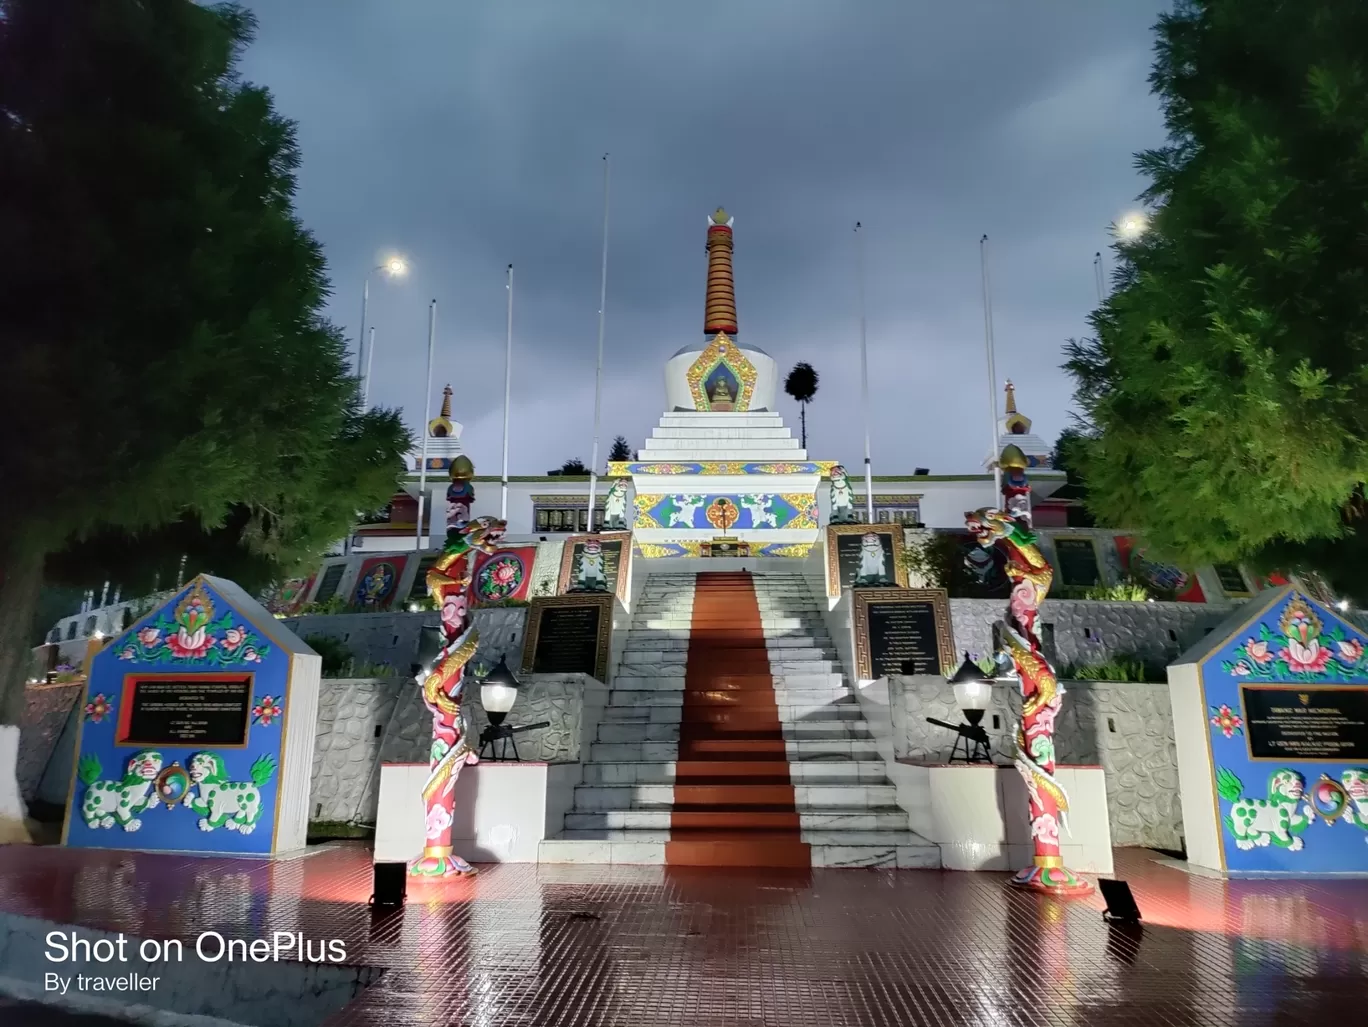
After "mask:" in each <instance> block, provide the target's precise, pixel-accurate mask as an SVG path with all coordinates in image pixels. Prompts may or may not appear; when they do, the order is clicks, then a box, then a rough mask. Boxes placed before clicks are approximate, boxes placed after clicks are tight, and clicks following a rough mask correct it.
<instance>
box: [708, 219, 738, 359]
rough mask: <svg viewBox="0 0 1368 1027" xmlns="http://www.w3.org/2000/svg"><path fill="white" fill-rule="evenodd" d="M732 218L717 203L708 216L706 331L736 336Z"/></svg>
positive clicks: (710, 336) (712, 333) (713, 333)
mask: <svg viewBox="0 0 1368 1027" xmlns="http://www.w3.org/2000/svg"><path fill="white" fill-rule="evenodd" d="M731 226H732V219H731V216H730V215H729V214H728V213H727V212H726V211H725V210H723V209H722V208H721V207H718V208H717V210H715V211H714V212H713V214H712V216H711V217H709V218H708V247H707V248H708V288H707V295H706V299H705V303H704V311H703V334H704V335H706V336H708V337H709V338H712V337H713V336H715V335H717V334H718V333H719V332H721V333H725V334H727V335H729V336H732V337H733V338H734V337H735V336H736V286H735V284H734V283H733V281H732V230H731Z"/></svg>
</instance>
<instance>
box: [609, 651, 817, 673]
mask: <svg viewBox="0 0 1368 1027" xmlns="http://www.w3.org/2000/svg"><path fill="white" fill-rule="evenodd" d="M687 658H688V650H687V649H668V650H654V651H651V650H634V649H629V650H625V651H624V652H623V654H622V661H621V662H620V663H619V664H618V666H619V667H620V668H621V669H622V670H623V671H624V672H630V673H632V674H640V675H641V676H642V677H651V676H659V675H661V674H664V675H666V676H673V675H677V674H683V673H684V670H683V668H684V664H685V661H686V660H687ZM769 671H770V674H771V675H775V676H777V675H783V674H834V673H836V667H835V666H834V661H833V660H831V659H830V658H828V657H824V656H822V654H821V651H820V650H817V649H796V648H795V649H788V650H784V651H782V652H775V653H773V654H770V658H769Z"/></svg>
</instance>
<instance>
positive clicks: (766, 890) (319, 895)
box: [0, 846, 1368, 1027]
mask: <svg viewBox="0 0 1368 1027" xmlns="http://www.w3.org/2000/svg"><path fill="white" fill-rule="evenodd" d="M1158 859H1159V857H1158V856H1156V855H1155V854H1153V853H1148V852H1143V851H1140V850H1122V851H1120V852H1119V853H1118V860H1117V874H1116V876H1118V877H1121V878H1124V879H1126V880H1127V881H1128V882H1129V883H1130V885H1131V887H1132V889H1133V892H1134V894H1135V897H1136V901H1137V903H1138V905H1139V907H1140V910H1141V913H1142V915H1143V917H1144V920H1145V923H1144V926H1143V927H1142V928H1141V929H1139V930H1135V929H1126V928H1119V927H1114V926H1109V925H1107V924H1105V923H1104V922H1103V920H1102V916H1101V909H1102V903H1101V900H1100V899H1092V900H1088V901H1086V902H1082V903H1071V904H1061V903H1057V902H1054V901H1052V900H1050V899H1046V898H1042V897H1038V896H1035V895H1029V894H1019V893H1016V892H1012V891H1010V890H1008V888H1007V887H1006V878H1005V876H1004V875H1000V874H966V873H951V872H936V871H906V870H905V871H889V870H811V871H807V870H801V871H791V870H765V871H754V870H738V869H731V868H716V869H714V868H669V867H632V866H584V865H562V866H556V865H542V866H534V865H518V864H506V865H501V866H492V867H486V868H484V870H483V872H482V873H481V874H480V875H479V876H477V877H475V878H473V879H469V880H458V881H452V882H445V883H439V884H431V883H424V884H412V885H411V886H410V890H409V902H408V905H407V906H406V907H405V908H404V909H403V910H401V911H398V912H396V913H391V914H387V915H386V914H376V913H373V912H372V911H371V910H370V909H368V908H367V906H366V904H365V903H366V899H367V898H368V897H369V895H370V892H371V877H370V864H369V856H368V852H367V850H366V849H364V848H362V847H359V846H339V847H335V848H332V849H329V850H326V851H323V852H320V853H317V854H314V855H310V856H308V857H305V858H302V859H296V860H290V861H276V862H269V863H268V862H258V861H241V860H230V859H208V858H189V857H174V856H149V855H130V854H126V853H99V852H90V851H82V852H77V851H71V850H63V849H53V848H48V847H42V848H14V847H11V848H6V849H0V908H2V909H4V910H5V911H7V912H9V913H14V914H21V915H24V916H29V917H40V918H45V919H48V920H54V921H58V922H62V923H72V924H79V925H81V926H83V927H87V928H92V929H105V930H112V931H123V932H125V933H127V934H128V935H129V936H130V937H134V938H159V939H165V938H173V937H174V938H182V939H189V940H193V939H194V938H195V937H196V936H197V935H198V934H199V933H200V932H205V931H211V930H213V931H217V932H219V933H221V934H222V935H224V936H225V937H226V938H241V939H246V940H252V939H257V938H266V939H270V938H271V936H272V932H273V931H287V932H303V933H304V935H305V936H306V939H307V940H309V941H311V942H313V943H315V944H316V943H317V942H320V941H338V942H341V943H342V945H343V946H344V947H345V950H346V957H347V959H346V961H347V962H348V963H351V964H364V965H369V966H375V967H382V968H385V971H386V972H385V973H384V974H383V975H381V976H380V977H379V979H378V980H376V981H375V983H373V984H371V985H370V986H369V987H367V988H365V989H364V990H363V991H361V993H360V994H359V996H358V997H356V998H355V999H354V1000H352V1001H350V1002H349V1003H348V1004H347V1005H345V1006H344V1007H342V1008H341V1009H340V1010H339V1011H336V1012H331V1013H329V1014H328V1015H327V1017H326V1019H325V1021H324V1022H325V1023H326V1024H327V1025H329V1027H343V1025H346V1027H361V1025H382V1024H383V1025H400V1024H403V1025H411V1024H424V1023H430V1024H437V1025H441V1024H453V1025H455V1024H461V1025H481V1027H486V1025H487V1027H507V1025H523V1024H527V1025H532V1024H535V1025H558V1027H560V1025H564V1027H571V1025H576V1027H578V1025H585V1027H588V1025H614V1027H616V1025H624V1027H625V1025H632V1027H654V1025H661V1027H666V1025H670V1027H672V1025H681V1027H683V1025H687V1027H760V1025H766V1027H769V1025H774V1027H781V1025H782V1027H789V1025H803V1027H835V1025H842V1027H846V1025H849V1027H874V1025H882V1024H896V1025H899V1027H910V1025H920V1024H925V1025H950V1024H985V1025H993V1027H1014V1025H1051V1027H1054V1025H1068V1024H1099V1025H1101V1024H1107V1025H1113V1027H1116V1025H1130V1024H1134V1025H1140V1024H1144V1025H1188V1024H1191V1025H1202V1027H1219V1025H1226V1024H1229V1025H1236V1024H1238V1025H1240V1027H1256V1025H1261V1024H1287V1025H1291V1024H1305V1023H1315V1022H1317V1021H1318V1020H1326V1019H1327V1018H1330V1017H1336V1016H1338V1017H1340V1018H1341V1022H1342V1023H1344V1024H1345V1025H1347V1024H1350V1023H1358V1022H1362V1019H1363V1015H1364V1012H1363V1011H1364V1009H1365V1008H1368V1002H1366V1001H1365V1000H1368V881H1364V880H1333V881H1303V882H1287V881H1230V882H1227V881H1221V880H1214V879H1210V878H1205V877H1197V876H1192V875H1189V874H1186V873H1183V872H1182V871H1180V870H1176V869H1172V868H1170V867H1167V866H1163V865H1160V864H1159V863H1158V862H1157V860H1158ZM193 958H194V957H193V954H191V955H189V956H188V959H190V960H193ZM210 970H212V968H208V969H207V970H206V976H205V985H204V986H205V987H212V986H213V984H212V980H213V979H212V977H211V976H210V974H209V971H210ZM6 975H7V972H6V970H5V968H4V966H3V965H0V976H6ZM289 1001H291V1000H290V999H288V998H287V997H286V996H284V995H282V996H281V999H280V1002H281V1003H282V1004H286V1003H288V1002H289ZM201 1011H206V1007H203V1006H202V1007H201ZM301 1013H303V1010H302V1009H301ZM3 1014H4V1010H3V1009H0V1019H4V1018H5V1017H4V1015H3ZM35 1022H38V1021H35ZM54 1022H55V1021H54Z"/></svg>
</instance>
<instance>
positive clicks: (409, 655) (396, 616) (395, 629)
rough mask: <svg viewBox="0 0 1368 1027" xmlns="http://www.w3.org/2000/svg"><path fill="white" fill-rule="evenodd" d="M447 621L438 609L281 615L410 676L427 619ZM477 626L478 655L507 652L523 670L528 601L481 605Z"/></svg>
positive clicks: (491, 658)
mask: <svg viewBox="0 0 1368 1027" xmlns="http://www.w3.org/2000/svg"><path fill="white" fill-rule="evenodd" d="M440 622H441V617H440V615H439V614H438V613H437V612H436V611H435V610H429V611H424V612H422V613H399V612H394V613H333V614H310V615H308V616H305V617H291V618H289V619H288V620H284V621H281V623H282V624H284V625H285V627H287V628H289V629H290V630H291V631H293V632H294V633H295V634H296V635H298V636H299V637H300V638H304V639H307V638H309V637H310V636H312V635H322V636H324V637H326V638H335V639H338V640H339V641H341V642H343V643H344V644H346V646H347V648H349V649H350V650H351V652H352V655H353V656H354V657H355V658H356V664H357V666H358V667H360V666H369V668H371V669H375V668H380V667H385V668H389V670H390V671H392V672H393V673H394V674H395V675H397V676H399V677H403V678H407V677H408V676H409V672H410V669H411V667H412V665H413V657H414V654H415V653H417V652H418V635H419V632H420V631H421V630H422V628H423V627H424V626H425V625H433V626H436V625H437V624H439V623H440ZM474 623H475V629H476V630H477V631H478V632H479V633H480V651H479V652H478V653H477V654H476V656H475V659H476V661H477V662H478V661H481V660H484V661H487V662H488V663H490V664H494V663H498V662H499V657H500V656H507V658H508V665H509V666H510V667H513V669H514V671H515V672H516V671H517V669H518V668H517V664H518V661H520V660H521V659H522V642H523V626H524V625H525V624H526V623H527V607H525V606H491V607H487V608H484V609H477V610H476V611H475V616H474Z"/></svg>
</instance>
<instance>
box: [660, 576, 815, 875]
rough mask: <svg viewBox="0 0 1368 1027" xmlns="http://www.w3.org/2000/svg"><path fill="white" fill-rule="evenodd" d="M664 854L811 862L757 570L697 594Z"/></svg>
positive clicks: (719, 580)
mask: <svg viewBox="0 0 1368 1027" xmlns="http://www.w3.org/2000/svg"><path fill="white" fill-rule="evenodd" d="M665 862H666V863H667V864H673V865H675V866H752V867H808V866H811V865H812V856H811V853H810V852H809V851H808V846H807V843H805V842H804V841H803V840H802V830H801V826H800V823H799V819H798V811H797V809H796V808H795V806H794V794H793V784H792V782H791V780H790V779H789V767H788V757H787V755H786V752H785V748H784V732H783V727H782V726H781V724H780V722H779V707H778V705H777V704H776V703H775V700H774V679H773V678H771V677H770V663H769V653H768V651H767V650H766V648H765V633H764V629H763V627H762V626H761V623H760V605H759V603H758V602H756V598H755V587H754V585H753V584H752V583H751V576H750V575H749V574H746V573H744V572H740V573H721V574H700V575H698V581H697V587H696V590H695V592H694V604H693V623H692V626H691V629H690V633H689V659H688V663H687V665H686V667H685V672H684V705H683V711H682V714H681V717H680V725H679V759H678V763H677V765H676V771H675V787H674V812H673V813H672V814H671V817H670V841H669V842H668V844H667V845H666V846H665Z"/></svg>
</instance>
